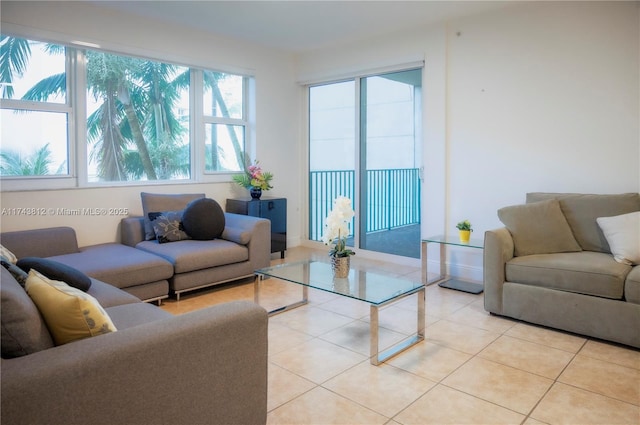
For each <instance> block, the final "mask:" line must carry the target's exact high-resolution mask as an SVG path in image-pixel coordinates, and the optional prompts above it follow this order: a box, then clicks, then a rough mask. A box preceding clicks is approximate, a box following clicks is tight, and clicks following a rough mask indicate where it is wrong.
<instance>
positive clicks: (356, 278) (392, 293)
mask: <svg viewBox="0 0 640 425" xmlns="http://www.w3.org/2000/svg"><path fill="white" fill-rule="evenodd" d="M266 277H272V278H277V279H281V280H284V281H287V282H291V283H295V284H298V285H300V286H302V299H301V300H300V301H298V302H295V303H293V304H289V305H286V306H283V307H280V308H277V309H275V310H272V311H270V312H269V315H270V316H272V315H274V314H279V313H283V312H285V311H287V310H291V309H293V308H296V307H300V306H302V305H305V304H307V302H308V294H309V288H314V289H319V290H321V291H326V292H330V293H332V294H336V295H341V296H344V297H348V298H353V299H355V300H358V301H363V302H367V303H369V304H370V320H369V330H370V353H371V357H370V361H371V364H373V365H378V364H380V363H381V362H383V361H385V360H387V359H389V358H390V357H392V356H395V355H396V354H398V353H400V352H401V351H404V350H406V349H407V348H409V347H411V346H413V345H415V344H417V343H418V342H420V341H422V340H424V326H425V286H424V285H423V284H422V282H416V281H411V280H407V279H402V278H398V277H393V276H385V275H381V274H377V273H374V272H369V271H366V270H360V269H358V268H355V267H353V265H352V266H351V270H350V271H349V277H347V278H344V279H339V278H334V277H333V273H332V271H331V265H330V264H329V263H324V262H320V261H303V262H299V263H288V264H280V265H277V266H274V267H267V268H263V269H259V270H256V271H255V281H254V300H255V302H256V304H260V287H261V286H262V285H264V282H263V281H264V279H265V278H266ZM413 294H417V297H418V312H417V316H416V321H417V326H416V333H415V334H414V335H412V336H410V337H409V338H407V339H405V340H403V341H401V342H399V343H397V344H395V345H393V346H391V347H389V348H386V349H384V350H383V351H382V352H381V351H380V347H379V338H378V335H379V330H380V324H379V321H378V313H379V309H380V308H381V307H385V306H387V305H389V304H392V303H395V302H397V301H399V300H401V299H403V298H405V297H408V296H410V295H413Z"/></svg>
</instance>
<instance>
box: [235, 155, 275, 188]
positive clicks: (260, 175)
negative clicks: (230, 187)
mask: <svg viewBox="0 0 640 425" xmlns="http://www.w3.org/2000/svg"><path fill="white" fill-rule="evenodd" d="M271 179H273V174H272V173H270V172H268V171H262V168H261V167H260V166H259V165H258V161H253V164H251V165H249V166H248V167H247V169H246V170H245V172H244V174H237V175H235V176H233V181H235V182H236V183H238V184H239V185H240V186H242V187H245V188H247V189H250V188H252V187H255V188H258V189H262V190H269V189H273V186H271Z"/></svg>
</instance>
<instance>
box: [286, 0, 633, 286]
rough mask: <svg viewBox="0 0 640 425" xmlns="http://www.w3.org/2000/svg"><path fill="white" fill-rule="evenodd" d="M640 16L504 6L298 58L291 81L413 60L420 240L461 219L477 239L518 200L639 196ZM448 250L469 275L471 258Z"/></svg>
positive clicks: (572, 7)
mask: <svg viewBox="0 0 640 425" xmlns="http://www.w3.org/2000/svg"><path fill="white" fill-rule="evenodd" d="M639 16H640V14H639V10H638V3H637V2H614V3H611V2H585V3H579V2H535V3H534V2H527V3H521V4H510V5H508V6H507V7H503V8H500V9H496V10H493V11H490V12H484V13H482V14H479V15H475V16H470V17H467V18H462V19H456V20H453V21H450V22H447V23H445V24H442V25H439V26H432V27H429V28H424V29H423V30H417V31H412V32H407V33H402V34H395V35H393V36H389V37H385V38H383V39H379V40H370V41H369V42H367V43H359V44H353V45H349V46H343V48H341V49H325V50H321V51H314V52H309V53H308V54H305V55H301V56H300V57H298V79H299V80H301V81H306V80H321V79H323V77H324V78H329V79H331V78H333V77H334V76H339V75H341V74H346V73H349V72H358V71H366V70H368V69H375V68H376V67H384V66H389V65H393V64H394V62H395V63H402V62H403V61H406V60H408V59H412V58H416V57H424V59H425V71H424V85H425V89H424V99H423V101H424V105H425V114H424V117H423V119H424V128H425V149H424V165H425V171H426V173H425V184H424V188H425V190H424V196H425V202H424V203H423V207H424V214H423V221H424V222H423V226H422V232H423V236H425V237H426V236H429V235H433V234H438V233H443V232H445V231H446V232H448V233H455V232H456V229H455V224H456V223H457V222H458V221H460V220H463V219H470V220H471V222H472V223H473V224H474V229H475V233H474V236H475V237H477V238H482V236H483V233H484V231H485V230H488V229H491V228H495V227H499V226H501V223H500V222H499V220H498V218H497V215H496V211H497V209H499V208H500V207H503V206H506V205H511V204H518V203H522V202H524V199H525V194H526V192H531V191H556V192H583V193H617V192H638V191H639V190H640V127H639V121H640V109H639V92H640V87H639V84H640V83H639V82H640V72H639V56H640V52H639V26H640V25H639ZM449 254H450V257H449V260H450V262H451V263H452V264H451V272H452V273H453V274H456V275H462V276H467V277H472V278H477V279H481V277H482V275H481V267H482V256H481V252H480V251H479V250H469V249H466V250H465V249H460V250H452V251H451V252H450V253H449ZM429 258H436V259H437V249H435V248H434V252H433V255H432V252H431V250H430V251H429ZM432 265H433V266H436V265H437V263H435V262H434V263H433V264H432Z"/></svg>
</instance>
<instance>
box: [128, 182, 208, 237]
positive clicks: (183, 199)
mask: <svg viewBox="0 0 640 425" xmlns="http://www.w3.org/2000/svg"><path fill="white" fill-rule="evenodd" d="M204 197H205V194H204V193H184V194H175V195H165V194H160V193H147V192H142V193H140V198H141V199H142V212H143V214H142V215H143V216H144V231H145V238H146V240H148V241H150V240H153V239H155V238H156V234H155V232H154V231H153V226H152V225H151V221H150V220H149V213H150V212H158V211H179V210H183V209H184V208H185V207H186V206H187V204H188V203H189V202H191V201H193V200H194V199H198V198H204Z"/></svg>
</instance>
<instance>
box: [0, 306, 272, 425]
mask: <svg viewBox="0 0 640 425" xmlns="http://www.w3.org/2000/svg"><path fill="white" fill-rule="evenodd" d="M1 385H2V387H1V389H2V392H1V397H2V421H3V422H5V421H6V423H11V424H34V423H47V424H87V423H90V424H116V423H120V424H130V423H135V424H161V423H166V424H169V423H170V424H204V423H206V424H225V425H227V424H261V423H262V424H264V423H266V414H267V314H266V311H265V310H264V309H263V308H261V307H259V306H258V305H256V304H254V303H252V302H248V301H236V302H231V303H227V304H220V305H217V306H213V307H210V308H207V309H203V310H199V311H196V312H192V313H188V314H184V315H180V316H176V317H171V318H167V319H164V320H158V321H155V322H151V323H147V324H144V325H140V326H136V327H132V328H128V329H125V330H121V331H118V332H114V333H110V334H106V335H101V336H97V337H93V338H88V339H84V340H81V341H76V342H73V343H70V344H67V345H62V346H59V347H55V348H51V349H48V350H44V351H40V352H37V353H34V354H31V355H28V356H24V357H19V358H16V359H11V360H4V359H3V360H2V382H1Z"/></svg>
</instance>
